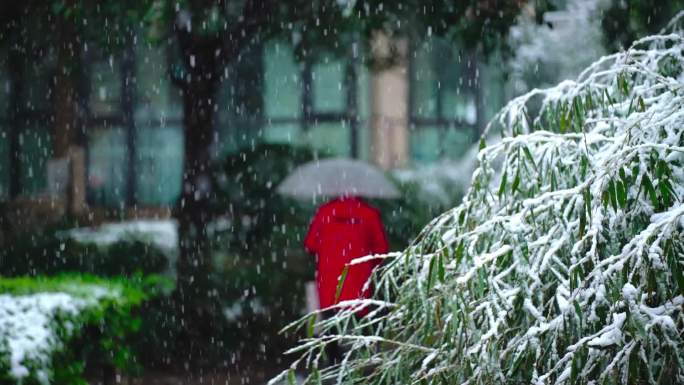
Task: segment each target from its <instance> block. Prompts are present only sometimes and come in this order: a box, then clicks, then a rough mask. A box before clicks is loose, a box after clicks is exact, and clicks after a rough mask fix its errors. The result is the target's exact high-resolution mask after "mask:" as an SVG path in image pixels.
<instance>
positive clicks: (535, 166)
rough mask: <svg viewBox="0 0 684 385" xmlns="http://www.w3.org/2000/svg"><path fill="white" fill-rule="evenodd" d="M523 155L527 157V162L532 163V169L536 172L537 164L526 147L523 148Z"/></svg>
mask: <svg viewBox="0 0 684 385" xmlns="http://www.w3.org/2000/svg"><path fill="white" fill-rule="evenodd" d="M523 153H524V154H525V156H526V157H527V160H529V161H530V163H532V167H534V169H535V170H536V169H537V164H536V163H535V162H534V158H533V157H532V153H531V152H530V149H529V148H527V147H523Z"/></svg>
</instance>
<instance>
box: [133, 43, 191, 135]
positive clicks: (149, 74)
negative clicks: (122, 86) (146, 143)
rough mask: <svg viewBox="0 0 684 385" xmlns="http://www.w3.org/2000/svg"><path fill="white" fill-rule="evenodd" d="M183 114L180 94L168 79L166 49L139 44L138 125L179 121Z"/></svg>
mask: <svg viewBox="0 0 684 385" xmlns="http://www.w3.org/2000/svg"><path fill="white" fill-rule="evenodd" d="M182 114H183V107H182V104H181V99H180V94H179V91H178V89H177V88H176V87H174V86H173V84H171V82H170V80H169V75H168V65H167V57H166V47H164V46H162V47H159V46H152V45H150V44H149V43H145V42H143V43H139V44H138V45H137V46H136V106H135V118H136V123H138V124H143V125H145V124H149V123H151V122H154V121H158V120H162V121H163V120H167V119H172V120H178V119H181V118H182Z"/></svg>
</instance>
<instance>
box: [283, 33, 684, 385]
mask: <svg viewBox="0 0 684 385" xmlns="http://www.w3.org/2000/svg"><path fill="white" fill-rule="evenodd" d="M672 31H674V32H672ZM549 49H551V48H550V47H549ZM558 49H562V47H558ZM683 52H684V35H683V34H682V33H681V32H679V31H677V30H675V29H674V28H673V27H670V29H669V30H668V31H666V32H664V34H662V35H658V36H651V37H647V38H644V39H642V40H640V41H637V42H636V43H635V44H634V45H633V47H631V49H629V50H628V51H626V52H621V53H617V54H613V55H610V56H606V57H603V58H602V59H600V60H598V61H597V62H595V63H594V64H592V65H591V66H590V67H589V68H587V69H586V70H585V71H584V72H583V73H582V74H581V75H580V76H579V78H578V79H577V80H575V81H565V82H563V83H561V84H559V85H558V86H556V87H554V88H550V89H545V90H533V91H531V92H529V93H528V94H526V95H523V96H520V97H518V98H516V99H514V100H512V101H511V102H510V103H508V104H507V106H506V107H504V109H503V110H502V111H501V112H500V113H499V114H498V115H497V117H496V118H495V119H494V121H493V122H492V123H491V124H490V126H489V127H488V131H490V132H491V131H498V130H500V131H501V133H502V140H501V141H500V142H498V143H496V144H493V145H490V146H487V145H486V143H484V142H483V143H482V144H481V151H480V153H479V155H478V159H479V166H478V168H477V170H476V171H475V172H474V174H473V177H472V185H471V188H470V189H469V191H468V193H467V194H466V197H465V198H464V201H463V203H462V204H461V205H459V206H458V207H456V208H454V209H452V210H450V211H448V212H446V213H444V214H443V215H441V216H439V217H438V218H436V219H435V220H434V221H432V222H431V223H430V224H429V226H428V227H427V228H426V229H425V230H424V231H423V233H422V234H421V235H420V236H419V238H418V240H417V241H416V243H415V244H414V245H413V246H411V247H409V248H408V249H407V250H405V251H404V252H403V253H400V254H397V255H392V256H388V257H387V259H388V263H386V264H385V265H384V267H383V268H382V269H381V271H380V273H379V274H378V275H377V276H376V277H374V279H375V287H376V295H375V296H376V298H375V299H374V300H368V301H359V302H357V303H356V305H357V306H370V307H372V308H373V309H374V310H373V311H372V312H371V313H370V314H369V316H367V317H365V318H363V319H361V320H357V319H356V318H355V317H354V316H353V314H352V312H351V311H350V310H343V311H342V312H341V313H340V314H339V315H338V316H337V317H336V318H333V319H330V320H328V321H324V322H322V323H321V324H320V325H319V326H320V327H321V328H322V329H323V330H326V331H327V333H324V334H323V335H322V336H320V337H315V338H314V337H311V338H308V339H305V340H304V341H303V342H302V343H301V345H300V346H298V347H296V348H294V349H292V350H291V352H290V353H295V354H298V355H299V357H300V358H299V359H298V360H297V361H296V362H295V363H294V364H293V370H294V368H297V367H298V365H301V366H303V367H306V368H307V370H308V371H309V373H310V376H309V378H308V381H309V382H310V383H318V382H319V381H320V379H321V378H336V379H337V380H338V381H339V382H341V383H365V384H370V383H373V384H411V383H421V384H422V383H431V384H644V383H649V384H656V383H684V341H683V339H682V334H683V333H684V315H683V314H682V311H683V307H682V306H683V305H684V297H683V295H684V274H683V273H682V271H683V269H684V266H682V261H683V259H684V236H683V234H682V228H683V226H684V205H682V199H683V198H684V168H683V163H682V162H684V96H683V95H684V73H683V72H684V71H683V69H684V56H683ZM540 102H541V103H540ZM539 105H541V106H542V107H541V109H538V110H536V111H531V110H528V106H539ZM497 159H503V162H502V163H500V166H496V164H497V163H495V160H497ZM347 305H350V304H347ZM312 319H313V318H312V317H311V316H308V317H306V318H305V319H303V320H300V321H298V322H296V323H294V324H293V325H291V327H295V326H300V325H301V326H304V325H310V326H311V327H309V328H308V329H309V330H313V325H312V324H311V323H310V322H309V321H310V320H312ZM334 340H337V341H341V342H343V343H344V344H345V345H346V346H347V349H348V350H347V353H346V354H345V358H344V359H343V361H342V362H341V363H339V364H338V365H335V366H331V367H326V368H323V366H324V365H323V362H324V361H325V360H323V358H322V357H323V356H322V352H323V348H324V347H325V345H326V344H328V343H330V342H331V341H334ZM304 364H306V365H304ZM292 374H293V372H292V371H291V372H290V375H292ZM285 376H287V373H284V374H283V377H285ZM281 378H282V377H281Z"/></svg>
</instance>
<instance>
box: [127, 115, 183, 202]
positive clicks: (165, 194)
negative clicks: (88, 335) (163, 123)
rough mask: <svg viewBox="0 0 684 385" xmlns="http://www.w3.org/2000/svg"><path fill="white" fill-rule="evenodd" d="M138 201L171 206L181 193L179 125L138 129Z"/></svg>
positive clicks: (181, 169) (181, 145)
mask: <svg viewBox="0 0 684 385" xmlns="http://www.w3.org/2000/svg"><path fill="white" fill-rule="evenodd" d="M137 144H138V148H137V150H138V152H137V154H136V155H137V156H136V174H137V175H136V177H137V179H136V184H137V185H136V187H137V191H136V198H137V201H138V202H139V203H141V204H148V205H171V204H173V203H174V202H175V201H176V199H177V198H178V196H179V195H180V192H181V179H182V172H183V135H182V130H181V127H180V126H169V127H161V128H160V127H157V128H143V129H139V130H138V138H137Z"/></svg>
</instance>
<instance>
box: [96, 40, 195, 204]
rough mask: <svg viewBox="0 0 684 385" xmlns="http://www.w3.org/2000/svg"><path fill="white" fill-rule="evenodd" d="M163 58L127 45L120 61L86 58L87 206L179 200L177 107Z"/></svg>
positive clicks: (142, 45)
mask: <svg viewBox="0 0 684 385" xmlns="http://www.w3.org/2000/svg"><path fill="white" fill-rule="evenodd" d="M168 63H169V60H168V50H167V47H164V46H161V47H160V46H152V45H150V44H149V43H146V42H145V41H144V39H134V41H133V42H131V45H130V46H129V47H128V48H127V49H125V50H124V51H123V52H121V53H120V54H119V55H116V56H115V55H97V54H93V55H92V56H91V57H90V58H89V70H90V94H89V97H88V106H89V112H90V114H89V116H88V124H87V132H88V135H87V137H88V146H87V148H88V200H89V202H90V203H91V204H94V205H100V206H105V207H116V208H122V207H124V206H125V205H143V206H159V205H171V204H173V203H174V202H175V201H176V199H177V198H178V196H179V195H180V189H181V179H182V168H183V132H182V107H181V102H180V95H179V93H178V90H177V89H176V88H175V87H174V86H173V85H172V84H171V83H170V81H169V80H168V76H167V73H168V72H167V68H168Z"/></svg>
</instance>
